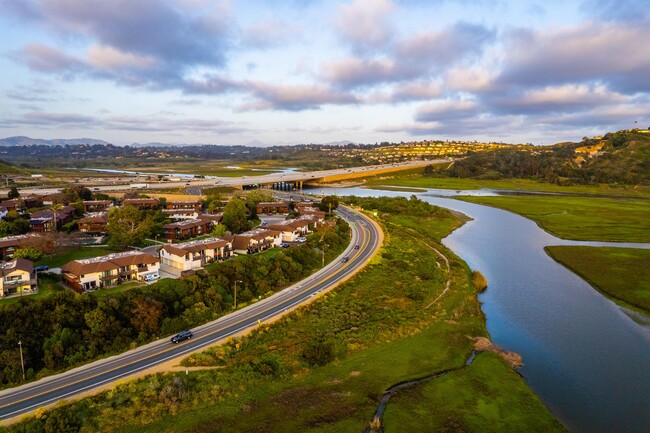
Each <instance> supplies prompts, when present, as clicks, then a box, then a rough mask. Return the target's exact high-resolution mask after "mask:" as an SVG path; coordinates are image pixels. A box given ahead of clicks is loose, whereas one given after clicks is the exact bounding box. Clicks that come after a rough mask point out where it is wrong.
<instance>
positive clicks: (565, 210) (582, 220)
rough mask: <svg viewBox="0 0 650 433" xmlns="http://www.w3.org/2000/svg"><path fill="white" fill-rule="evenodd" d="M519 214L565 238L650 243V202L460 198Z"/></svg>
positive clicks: (644, 200) (546, 197) (610, 199)
mask: <svg viewBox="0 0 650 433" xmlns="http://www.w3.org/2000/svg"><path fill="white" fill-rule="evenodd" d="M457 198H458V199H460V200H464V201H468V202H472V203H478V204H484V205H488V206H494V207H498V208H501V209H506V210H509V211H511V212H515V213H518V214H520V215H522V216H524V217H526V218H529V219H531V220H533V221H535V222H536V223H537V224H539V225H540V226H541V227H542V228H543V229H544V230H546V231H548V232H550V233H551V234H553V235H555V236H558V237H561V238H563V239H574V240H584V241H614V242H650V201H648V200H647V199H616V198H604V197H565V196H514V197H503V196H500V197H475V196H474V197H469V196H466V197H457Z"/></svg>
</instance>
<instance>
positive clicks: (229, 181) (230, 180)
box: [0, 159, 447, 197]
mask: <svg viewBox="0 0 650 433" xmlns="http://www.w3.org/2000/svg"><path fill="white" fill-rule="evenodd" d="M444 161H447V159H437V160H429V161H422V160H416V161H405V162H399V163H394V164H383V165H371V166H364V167H352V168H339V169H334V170H320V171H308V172H295V173H275V174H265V175H260V176H240V177H216V176H215V177H210V178H207V179H195V178H188V179H184V180H182V181H174V182H158V181H149V180H142V178H138V177H135V176H133V180H132V183H128V182H127V183H125V182H120V183H119V184H111V185H105V184H101V185H100V184H97V185H93V184H89V183H86V184H84V186H86V187H88V188H90V189H91V190H93V191H94V192H108V191H124V190H133V191H134V192H144V191H146V190H147V189H160V188H177V187H188V188H190V187H191V188H197V187H200V188H207V187H212V186H220V187H237V188H238V187H241V186H242V185H253V184H260V185H262V184H263V185H268V184H272V183H278V182H300V181H303V182H309V181H317V180H318V179H323V178H326V177H332V176H350V177H353V176H355V175H356V176H357V177H358V175H359V174H363V175H368V176H371V175H373V174H374V173H382V172H384V171H385V170H387V169H388V170H395V171H397V170H406V169H410V168H416V167H424V166H425V165H429V164H436V163H440V162H444ZM82 172H83V171H82ZM83 173H85V174H88V172H83ZM93 176H97V177H100V176H101V172H93ZM125 177H127V175H125ZM131 184H133V185H138V186H140V185H141V186H140V187H137V188H135V187H132V186H131ZM71 185H75V184H72V183H71ZM144 185H146V187H145V186H144ZM62 189H63V188H50V187H46V186H42V187H27V188H20V189H19V191H20V194H21V196H24V197H27V196H29V195H32V194H35V195H47V194H53V193H57V192H61V190H62ZM8 192H9V190H8V189H0V195H6V194H7V193H8Z"/></svg>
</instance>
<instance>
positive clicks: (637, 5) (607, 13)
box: [580, 0, 650, 22]
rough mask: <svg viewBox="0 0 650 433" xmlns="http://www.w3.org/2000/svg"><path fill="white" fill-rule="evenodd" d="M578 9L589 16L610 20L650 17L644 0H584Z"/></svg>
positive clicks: (637, 19) (646, 18)
mask: <svg viewBox="0 0 650 433" xmlns="http://www.w3.org/2000/svg"><path fill="white" fill-rule="evenodd" d="M580 9H581V10H582V11H583V12H584V13H585V14H587V15H589V16H596V17H598V18H600V19H603V20H607V21H611V20H620V21H627V22H629V21H643V20H648V19H649V18H650V9H648V2H647V1H646V0H585V1H583V2H582V4H581V5H580Z"/></svg>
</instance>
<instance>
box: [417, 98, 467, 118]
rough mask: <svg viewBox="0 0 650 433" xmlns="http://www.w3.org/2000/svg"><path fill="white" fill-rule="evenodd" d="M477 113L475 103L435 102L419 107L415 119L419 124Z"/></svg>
mask: <svg viewBox="0 0 650 433" xmlns="http://www.w3.org/2000/svg"><path fill="white" fill-rule="evenodd" d="M478 112H479V106H478V104H477V103H476V102H475V101H437V102H432V103H429V104H426V105H423V106H421V107H420V108H419V109H418V110H417V113H416V115H415V119H416V120H417V121H419V122H440V121H445V120H449V119H455V118H459V117H467V116H476V115H477V114H478Z"/></svg>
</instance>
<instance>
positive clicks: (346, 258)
mask: <svg viewBox="0 0 650 433" xmlns="http://www.w3.org/2000/svg"><path fill="white" fill-rule="evenodd" d="M348 260H350V258H349V257H343V260H341V263H347V262H348Z"/></svg>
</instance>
